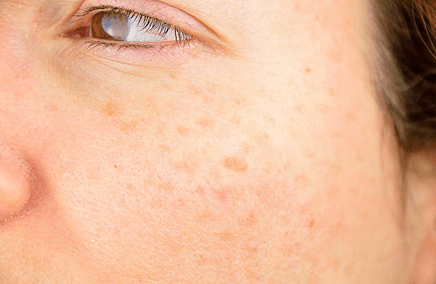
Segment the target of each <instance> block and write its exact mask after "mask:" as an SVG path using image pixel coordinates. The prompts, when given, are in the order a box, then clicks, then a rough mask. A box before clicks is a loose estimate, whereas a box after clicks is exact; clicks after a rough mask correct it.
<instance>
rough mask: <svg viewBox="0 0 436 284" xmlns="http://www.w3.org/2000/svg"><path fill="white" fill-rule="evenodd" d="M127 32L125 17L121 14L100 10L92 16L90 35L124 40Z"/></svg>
mask: <svg viewBox="0 0 436 284" xmlns="http://www.w3.org/2000/svg"><path fill="white" fill-rule="evenodd" d="M127 34H128V25H127V17H126V16H125V15H122V14H113V13H112V14H109V13H107V12H100V13H97V14H95V15H94V16H93V17H92V23H91V35H92V37H94V38H99V39H107V40H117V41H123V40H125V38H126V36H127Z"/></svg>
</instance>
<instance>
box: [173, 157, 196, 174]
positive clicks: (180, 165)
mask: <svg viewBox="0 0 436 284" xmlns="http://www.w3.org/2000/svg"><path fill="white" fill-rule="evenodd" d="M174 166H175V168H176V169H178V170H182V171H184V172H186V173H193V172H195V171H196V169H197V167H198V163H197V162H196V161H195V160H193V159H189V160H183V161H178V162H176V163H175V164H174Z"/></svg>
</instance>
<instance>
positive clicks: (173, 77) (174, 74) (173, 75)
mask: <svg viewBox="0 0 436 284" xmlns="http://www.w3.org/2000/svg"><path fill="white" fill-rule="evenodd" d="M169 75H170V78H171V79H176V78H177V76H176V73H175V72H169Z"/></svg>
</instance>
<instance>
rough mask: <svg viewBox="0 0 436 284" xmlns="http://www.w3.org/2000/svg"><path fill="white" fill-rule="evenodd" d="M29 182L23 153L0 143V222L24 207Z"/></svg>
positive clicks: (27, 164)
mask: <svg viewBox="0 0 436 284" xmlns="http://www.w3.org/2000/svg"><path fill="white" fill-rule="evenodd" d="M31 184H32V171H31V168H30V164H29V163H28V162H27V161H26V159H25V158H24V155H23V154H22V153H20V152H19V151H18V150H16V149H14V148H12V147H10V146H5V145H1V144H0V222H1V221H3V220H5V219H7V218H9V217H11V216H13V215H14V214H16V213H18V212H20V211H21V210H22V209H23V208H24V207H25V205H26V204H27V202H28V200H29V197H30V188H31Z"/></svg>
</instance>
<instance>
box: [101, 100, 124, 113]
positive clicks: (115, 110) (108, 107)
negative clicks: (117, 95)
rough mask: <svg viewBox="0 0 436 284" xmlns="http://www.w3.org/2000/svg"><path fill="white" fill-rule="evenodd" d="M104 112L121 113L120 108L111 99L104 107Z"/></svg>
mask: <svg viewBox="0 0 436 284" xmlns="http://www.w3.org/2000/svg"><path fill="white" fill-rule="evenodd" d="M103 113H105V114H106V115H107V116H116V115H119V114H120V110H119V109H118V108H117V106H115V105H114V104H113V103H112V102H111V101H109V102H107V103H106V105H105V107H104V108H103Z"/></svg>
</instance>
